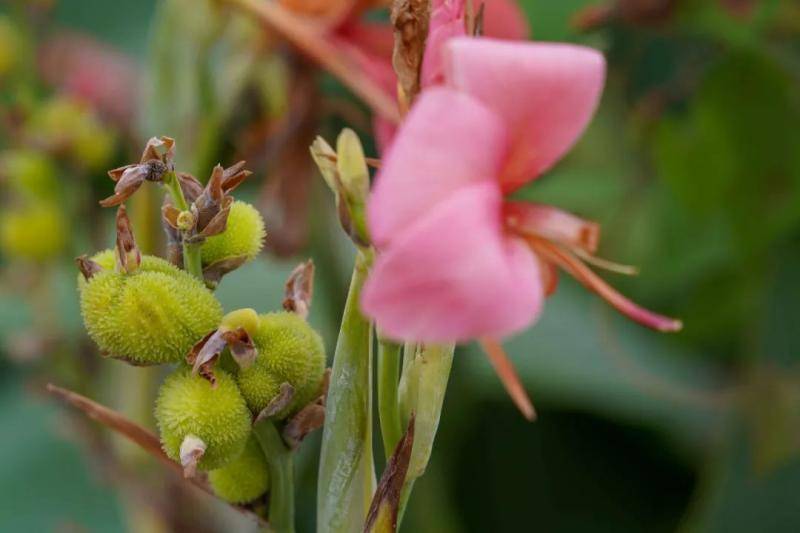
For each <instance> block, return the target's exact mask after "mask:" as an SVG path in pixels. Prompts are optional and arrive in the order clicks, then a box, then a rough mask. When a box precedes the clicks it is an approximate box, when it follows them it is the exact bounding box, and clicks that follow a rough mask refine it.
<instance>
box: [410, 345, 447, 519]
mask: <svg viewBox="0 0 800 533" xmlns="http://www.w3.org/2000/svg"><path fill="white" fill-rule="evenodd" d="M454 350H455V346H454V345H452V344H449V345H435V344H433V345H426V346H423V347H422V348H421V349H419V350H415V351H414V352H412V353H409V352H408V351H407V352H406V354H405V355H406V358H407V359H408V361H403V375H402V377H401V379H400V387H399V390H400V411H401V412H400V415H401V417H402V419H403V420H404V421H408V420H409V419H410V417H411V413H414V448H413V450H412V452H411V460H410V462H409V465H408V473H407V474H406V482H405V485H404V486H403V492H402V495H401V501H400V509H399V512H398V527H399V525H400V520H401V518H402V516H403V513H404V512H405V507H406V504H407V503H408V499H409V498H410V496H411V490H412V488H413V486H414V481H415V480H416V479H417V478H418V477H420V476H422V474H424V473H425V468H426V467H427V466H428V461H429V460H430V457H431V452H432V451H433V442H434V439H435V438H436V431H437V430H438V429H439V419H440V418H441V414H442V405H443V403H444V395H445V392H446V390H447V383H448V381H449V379H450V369H451V368H452V364H453V352H454ZM406 423H407V422H406Z"/></svg>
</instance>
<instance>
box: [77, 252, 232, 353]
mask: <svg viewBox="0 0 800 533" xmlns="http://www.w3.org/2000/svg"><path fill="white" fill-rule="evenodd" d="M107 254H108V252H103V253H101V254H98V255H97V256H95V258H96V262H98V263H99V264H100V265H101V266H103V267H104V268H107V267H108V264H109V263H111V265H113V254H112V256H111V258H110V260H109V257H108V255H107ZM111 268H113V266H111ZM79 285H80V286H81V290H80V293H81V294H80V296H81V314H82V315H83V321H84V324H85V325H86V330H87V331H88V332H89V336H90V337H91V338H92V340H94V341H95V342H96V343H97V345H98V347H100V349H101V350H102V351H103V352H106V353H108V354H109V355H111V356H112V357H116V358H120V359H125V360H127V361H130V362H131V363H133V364H140V365H152V364H159V363H172V362H177V361H180V360H182V359H183V358H184V356H186V354H187V353H188V352H189V350H190V349H191V347H192V346H193V345H194V344H195V343H196V342H197V341H198V340H200V339H201V338H203V336H205V335H206V334H207V333H209V332H210V331H212V330H214V329H215V328H216V327H217V325H218V324H219V321H220V319H221V318H222V306H221V305H220V304H219V302H218V301H217V299H216V298H215V297H214V295H213V294H212V293H211V292H210V291H209V290H208V289H207V288H206V287H205V286H204V285H203V283H202V282H200V281H199V280H197V279H195V278H194V277H192V276H190V275H189V274H187V273H186V272H184V271H182V270H178V269H177V268H175V267H174V266H172V265H170V264H169V263H167V262H166V261H164V260H162V259H159V258H156V257H148V256H144V257H143V259H142V264H141V266H140V268H139V269H138V270H137V271H136V272H135V273H133V274H122V273H119V272H116V271H115V270H111V269H109V270H104V271H102V272H99V273H97V274H95V275H94V276H92V278H91V279H89V280H88V281H85V282H82V283H80V284H79Z"/></svg>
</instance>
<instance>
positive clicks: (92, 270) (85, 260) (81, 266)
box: [75, 254, 103, 281]
mask: <svg viewBox="0 0 800 533" xmlns="http://www.w3.org/2000/svg"><path fill="white" fill-rule="evenodd" d="M75 264H77V265H78V270H80V271H81V274H83V279H85V280H86V281H89V280H90V279H92V276H94V275H95V274H97V273H98V272H102V271H103V267H101V266H100V265H98V264H97V263H95V262H94V261H92V260H91V259H89V256H88V255H86V254H83V255H82V256H80V257H76V258H75Z"/></svg>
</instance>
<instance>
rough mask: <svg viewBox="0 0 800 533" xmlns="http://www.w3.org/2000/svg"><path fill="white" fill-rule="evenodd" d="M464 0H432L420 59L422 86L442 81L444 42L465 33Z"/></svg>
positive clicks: (429, 85) (437, 83) (439, 83)
mask: <svg viewBox="0 0 800 533" xmlns="http://www.w3.org/2000/svg"><path fill="white" fill-rule="evenodd" d="M465 4H466V2H465V0H434V1H433V2H432V6H431V20H430V26H429V29H428V39H427V41H426V42H425V56H424V58H423V61H422V86H423V87H431V86H433V85H441V84H442V83H444V65H443V63H442V53H443V47H444V45H445V43H446V42H447V41H448V40H450V39H451V38H453V37H459V36H464V35H466V28H465V26H464V9H465Z"/></svg>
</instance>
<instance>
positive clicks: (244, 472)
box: [208, 434, 269, 504]
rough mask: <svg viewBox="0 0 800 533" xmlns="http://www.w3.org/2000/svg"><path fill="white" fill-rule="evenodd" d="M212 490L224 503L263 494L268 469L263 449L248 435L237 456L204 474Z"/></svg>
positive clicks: (244, 499) (267, 477) (267, 481)
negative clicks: (206, 474) (241, 450)
mask: <svg viewBox="0 0 800 533" xmlns="http://www.w3.org/2000/svg"><path fill="white" fill-rule="evenodd" d="M208 481H209V483H210V484H211V488H212V489H214V493H215V494H216V495H217V496H219V497H220V498H222V499H223V500H225V501H226V502H230V503H235V504H243V503H249V502H252V501H253V500H255V499H257V498H260V497H261V496H263V495H264V494H265V493H266V492H267V490H268V489H269V471H268V470H267V461H266V460H265V459H264V452H263V451H262V450H261V446H259V445H258V441H257V440H256V438H255V437H254V436H253V435H252V434H251V435H250V438H249V439H248V440H247V445H246V446H245V448H244V451H243V452H242V454H241V455H239V457H237V458H236V459H234V460H233V461H231V462H229V463H228V464H226V465H225V466H223V467H222V468H218V469H216V470H212V471H211V472H209V473H208Z"/></svg>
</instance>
